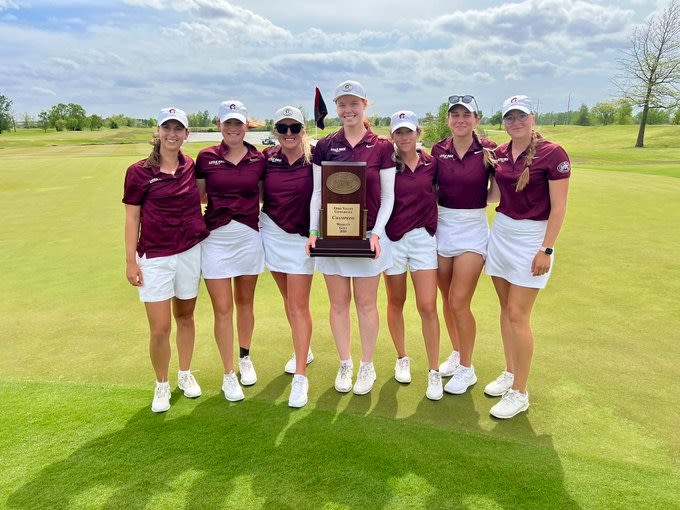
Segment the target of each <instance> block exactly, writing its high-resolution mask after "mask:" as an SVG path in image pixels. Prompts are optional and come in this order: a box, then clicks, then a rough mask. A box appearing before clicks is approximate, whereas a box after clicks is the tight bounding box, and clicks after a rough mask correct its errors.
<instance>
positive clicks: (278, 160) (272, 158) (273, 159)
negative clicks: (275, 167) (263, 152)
mask: <svg viewBox="0 0 680 510" xmlns="http://www.w3.org/2000/svg"><path fill="white" fill-rule="evenodd" d="M267 161H269V162H270V163H283V160H282V159H281V158H275V157H273V156H272V157H271V158H269V159H268V160H267Z"/></svg>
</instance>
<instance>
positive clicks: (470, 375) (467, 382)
mask: <svg viewBox="0 0 680 510" xmlns="http://www.w3.org/2000/svg"><path fill="white" fill-rule="evenodd" d="M476 383H477V375H476V374H475V367H473V366H469V367H464V366H463V365H458V368H457V369H456V371H455V372H454V373H453V375H452V376H451V379H449V382H447V383H446V386H444V391H445V392H446V393H453V394H454V395H462V394H463V393H465V392H466V391H467V389H468V388H469V387H470V386H472V385H473V384H476Z"/></svg>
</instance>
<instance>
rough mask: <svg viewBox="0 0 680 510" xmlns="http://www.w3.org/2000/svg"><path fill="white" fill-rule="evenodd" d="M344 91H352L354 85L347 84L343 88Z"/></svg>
mask: <svg viewBox="0 0 680 510" xmlns="http://www.w3.org/2000/svg"><path fill="white" fill-rule="evenodd" d="M342 90H352V84H351V83H345V84H344V85H343V86H342Z"/></svg>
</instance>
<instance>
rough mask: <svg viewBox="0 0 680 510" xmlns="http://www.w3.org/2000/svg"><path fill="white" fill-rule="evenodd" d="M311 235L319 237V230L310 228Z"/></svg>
mask: <svg viewBox="0 0 680 510" xmlns="http://www.w3.org/2000/svg"><path fill="white" fill-rule="evenodd" d="M309 235H310V236H316V237H319V231H318V230H310V231H309Z"/></svg>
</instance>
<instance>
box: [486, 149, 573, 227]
mask: <svg viewBox="0 0 680 510" xmlns="http://www.w3.org/2000/svg"><path fill="white" fill-rule="evenodd" d="M525 156H526V151H524V152H523V153H522V154H520V156H519V157H518V158H517V161H513V160H512V141H510V142H508V143H504V144H503V145H501V146H499V147H498V148H497V149H496V161H497V162H498V164H497V165H496V182H497V183H498V187H499V188H500V191H501V202H500V204H499V205H498V207H496V211H498V212H500V213H503V214H505V215H506V216H510V217H511V218H514V219H516V220H547V219H548V216H550V190H549V187H548V181H551V180H556V179H567V178H569V176H570V175H571V163H570V162H569V156H567V153H566V152H565V151H564V149H563V148H562V147H560V146H559V145H557V144H556V143H553V142H549V141H548V140H545V139H543V138H541V139H539V142H538V146H537V147H536V155H535V156H534V159H533V160H532V162H531V167H530V169H529V183H528V184H527V185H526V187H525V188H524V189H523V190H522V191H515V184H516V183H517V179H519V176H520V174H521V173H522V170H524V159H525Z"/></svg>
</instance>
